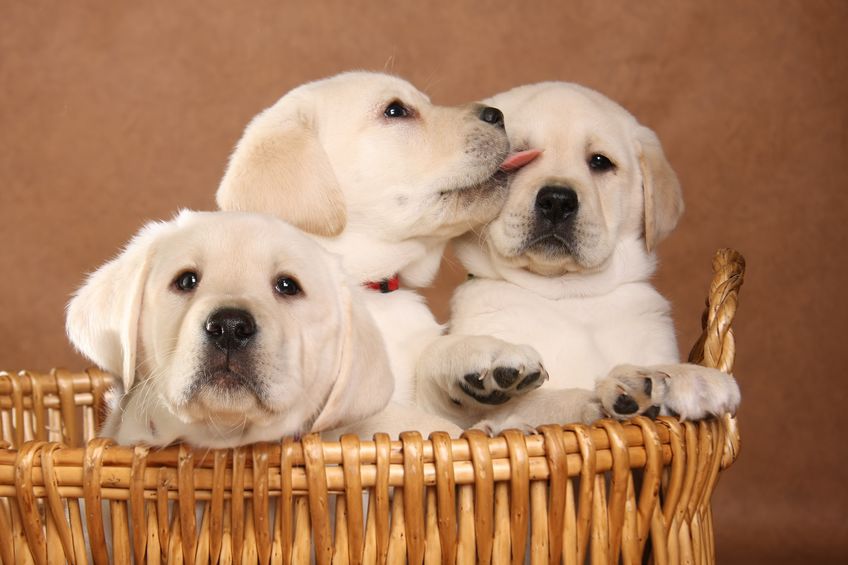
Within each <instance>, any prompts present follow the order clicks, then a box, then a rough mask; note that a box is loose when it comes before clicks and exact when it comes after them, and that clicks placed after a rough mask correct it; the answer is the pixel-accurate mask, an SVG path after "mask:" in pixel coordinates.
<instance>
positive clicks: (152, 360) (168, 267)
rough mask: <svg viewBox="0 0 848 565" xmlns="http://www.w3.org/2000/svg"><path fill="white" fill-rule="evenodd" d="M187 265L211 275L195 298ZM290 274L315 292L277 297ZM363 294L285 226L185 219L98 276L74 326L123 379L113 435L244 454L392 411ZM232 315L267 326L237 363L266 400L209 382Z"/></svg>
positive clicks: (73, 312) (83, 346) (140, 240)
mask: <svg viewBox="0 0 848 565" xmlns="http://www.w3.org/2000/svg"><path fill="white" fill-rule="evenodd" d="M186 271H192V272H196V273H197V274H198V276H199V284H198V285H197V287H196V289H194V290H192V291H190V292H186V291H179V290H177V289H176V288H175V286H174V281H175V279H176V278H177V277H178V276H179V275H180V274H181V273H184V272H186ZM282 275H285V276H289V277H293V278H294V279H296V280H297V281H298V282H299V284H300V285H301V288H302V292H301V293H300V294H298V295H295V296H283V295H280V294H279V293H276V292H275V290H274V284H275V281H276V280H277V279H278V278H279V277H280V276H282ZM364 294H365V292H364V291H363V290H362V289H361V288H360V287H359V285H358V284H355V283H354V284H351V283H350V282H349V281H348V278H347V276H346V275H345V274H344V273H343V270H342V268H341V265H340V261H339V260H338V258H337V257H334V256H332V255H331V254H329V253H327V252H326V251H324V250H323V249H322V248H321V247H320V246H319V245H317V244H316V243H315V242H314V241H312V240H311V239H310V238H308V237H306V236H305V235H303V234H302V233H301V232H300V231H299V230H297V229H295V228H293V227H292V226H290V225H288V224H286V223H285V222H283V221H281V220H279V219H277V218H273V217H271V216H266V215H260V214H248V213H237V212H188V211H184V212H181V213H180V214H179V216H178V217H177V218H176V219H174V220H172V221H169V222H156V223H151V224H148V225H147V226H145V227H144V228H143V229H142V230H141V231H140V232H139V234H138V235H137V236H136V237H135V238H134V239H133V240H132V241H131V242H130V243H129V244H128V245H127V247H126V249H125V250H124V251H123V252H122V253H121V254H119V255H118V256H117V257H116V258H115V259H113V260H112V261H110V262H108V263H106V264H105V265H104V266H102V267H101V268H100V269H98V270H97V271H96V272H95V273H93V274H92V275H91V277H90V278H89V279H88V281H87V282H86V284H85V285H83V287H82V288H80V290H79V291H78V292H77V293H76V295H75V296H74V298H73V299H72V300H71V302H70V304H69V305H68V315H67V330H68V335H69V337H70V339H71V341H72V343H73V344H74V345H75V346H76V347H77V348H78V349H79V350H80V351H81V352H82V353H83V354H84V355H86V356H87V357H89V358H91V359H92V360H93V361H94V362H95V363H97V364H98V365H100V366H102V367H103V368H104V369H107V370H109V371H112V372H114V373H115V374H117V375H121V376H122V377H123V381H124V383H125V390H126V394H125V395H124V397H123V398H122V399H121V402H120V403H119V405H118V406H117V407H116V409H115V410H113V412H112V414H111V415H110V416H109V419H108V421H107V424H106V426H105V429H104V430H103V432H102V433H103V434H104V435H107V436H110V437H114V438H115V439H116V440H118V441H119V442H120V443H137V442H142V443H146V444H149V445H167V444H170V443H173V442H175V441H178V440H183V441H187V442H189V443H191V444H193V445H195V446H204V447H231V446H235V445H241V444H246V443H252V442H255V441H274V440H277V439H279V438H280V437H282V436H285V435H293V434H302V433H306V432H310V431H324V430H332V429H335V428H339V427H341V426H345V425H349V424H352V423H355V422H358V421H361V420H363V419H364V418H367V417H369V416H371V415H373V414H374V413H376V412H378V411H380V410H382V409H384V408H385V407H386V405H387V403H388V402H389V399H390V396H391V391H392V384H393V381H392V377H391V373H390V369H389V365H388V359H387V358H386V355H385V347H384V345H383V342H382V337H381V335H380V333H379V332H378V331H377V329H376V326H375V324H374V321H373V318H372V317H371V315H370V314H369V313H368V311H367V309H366V308H365V307H364V306H363V302H364V297H363V295H364ZM128 305H133V306H128ZM225 307H226V308H239V309H242V310H245V311H247V312H249V313H250V314H251V315H252V316H253V318H254V319H255V321H256V326H257V328H258V329H257V332H256V334H255V336H254V337H253V338H252V341H251V344H250V345H249V347H248V348H246V349H245V352H244V353H243V355H244V357H236V354H232V357H231V358H230V357H228V358H227V359H228V360H227V362H226V363H228V365H227V366H228V367H229V368H230V369H231V370H232V371H235V372H240V373H242V374H244V375H245V376H246V378H249V379H254V380H255V382H256V383H257V385H256V386H257V389H259V390H261V391H262V392H261V394H260V393H256V392H253V391H250V390H249V389H247V388H236V389H235V390H225V389H221V388H219V387H218V386H217V385H214V384H209V382H208V381H204V379H203V375H204V373H205V372H208V371H213V370H214V367H213V366H212V365H210V364H211V363H212V361H211V360H212V359H213V354H215V355H218V356H220V355H221V354H220V353H219V352H215V350H214V347H213V346H211V345H210V344H209V336H208V335H206V331H205V327H206V325H207V324H208V319H209V317H210V315H211V314H212V313H213V312H215V311H217V310H219V309H221V308H225ZM124 336H135V337H134V338H125V337H124ZM239 355H242V354H239ZM216 359H217V358H216ZM217 362H218V361H215V363H217Z"/></svg>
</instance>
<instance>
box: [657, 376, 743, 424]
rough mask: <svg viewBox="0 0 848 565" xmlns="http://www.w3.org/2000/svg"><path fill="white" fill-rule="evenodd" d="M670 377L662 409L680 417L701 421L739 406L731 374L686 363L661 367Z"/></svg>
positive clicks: (737, 391) (734, 380) (734, 410)
mask: <svg viewBox="0 0 848 565" xmlns="http://www.w3.org/2000/svg"><path fill="white" fill-rule="evenodd" d="M664 369H665V370H666V371H667V372H668V373H669V374H670V375H671V378H670V379H669V380H668V391H667V392H666V396H665V399H664V401H663V404H664V408H665V409H666V410H667V411H668V413H670V414H674V415H676V416H678V417H679V418H680V419H681V420H701V419H703V418H708V417H710V416H718V415H721V414H725V413H730V414H735V413H736V410H737V408H738V407H739V401H740V393H739V385H738V384H737V383H736V379H734V378H733V376H732V375H729V374H727V373H724V372H722V371H719V370H717V369H711V368H709V367H702V366H701V365H693V364H689V363H685V364H684V363H681V364H680V365H673V366H669V367H666V368H664Z"/></svg>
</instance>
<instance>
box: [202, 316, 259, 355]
mask: <svg viewBox="0 0 848 565" xmlns="http://www.w3.org/2000/svg"><path fill="white" fill-rule="evenodd" d="M204 329H205V330H206V337H207V339H208V340H209V341H210V342H211V343H213V344H215V346H216V347H217V348H218V349H220V350H221V351H236V350H238V349H243V348H244V347H246V346H247V344H248V343H250V340H251V338H253V336H254V335H255V334H256V321H255V320H254V319H253V316H252V315H251V314H250V312H248V311H247V310H241V309H238V308H221V309H220V310H216V311H215V312H212V314H211V315H210V316H209V318H207V319H206V325H205V326H204Z"/></svg>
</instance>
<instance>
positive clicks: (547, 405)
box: [474, 388, 604, 435]
mask: <svg viewBox="0 0 848 565" xmlns="http://www.w3.org/2000/svg"><path fill="white" fill-rule="evenodd" d="M603 417H604V410H603V407H602V406H601V402H600V400H599V399H598V397H597V396H596V395H595V393H594V392H593V391H591V390H585V389H581V388H570V389H557V390H550V389H541V390H536V391H533V392H531V393H528V394H526V395H524V396H522V397H519V398H515V399H513V401H512V402H510V403H509V404H507V405H504V406H502V407H500V408H498V409H496V410H495V411H493V412H492V413H491V414H489V415H488V417H487V418H486V419H484V420H481V421H479V422H477V423H476V424H475V425H474V427H475V428H477V429H480V430H483V431H485V432H486V433H488V434H490V435H497V434H499V433H501V432H502V431H503V430H509V429H516V430H519V431H522V432H524V433H535V430H536V428H537V427H538V426H542V425H544V424H572V423H581V424H591V423H592V422H594V421H595V420H598V419H600V418H603Z"/></svg>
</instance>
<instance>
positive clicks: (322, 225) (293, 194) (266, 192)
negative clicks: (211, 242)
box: [217, 92, 347, 236]
mask: <svg viewBox="0 0 848 565" xmlns="http://www.w3.org/2000/svg"><path fill="white" fill-rule="evenodd" d="M314 112H315V108H314V104H311V103H310V101H309V100H308V99H307V98H306V97H305V96H304V94H303V93H301V92H292V93H290V94H287V95H286V96H284V97H283V98H281V99H280V100H279V101H278V102H277V103H276V104H274V105H273V106H271V107H270V108H268V109H267V110H265V111H264V112H262V113H261V114H259V115H258V116H256V117H255V118H254V119H253V120H252V121H251V122H250V124H248V126H247V128H246V129H245V131H244V135H243V136H242V138H241V140H239V142H238V144H237V145H236V149H235V151H234V152H233V154H232V156H231V157H230V162H229V165H228V166H227V171H226V173H224V178H223V179H222V180H221V185H220V186H219V187H218V194H217V201H218V206H219V207H220V208H221V209H222V210H242V211H248V212H264V213H266V214H273V215H276V216H278V217H280V218H282V219H283V220H286V221H287V222H289V223H291V224H293V225H295V226H297V227H299V228H300V229H302V230H303V231H306V232H309V233H313V234H316V235H321V236H335V235H338V234H339V233H341V231H342V230H343V229H344V226H345V224H346V222H347V214H346V211H345V203H344V196H343V194H342V191H341V187H340V186H339V183H338V180H337V179H336V175H335V173H334V172H333V168H332V166H331V165H330V162H329V159H328V157H327V154H326V152H325V151H324V148H323V147H322V146H321V143H320V141H319V139H318V135H317V132H316V130H315V124H314Z"/></svg>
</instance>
